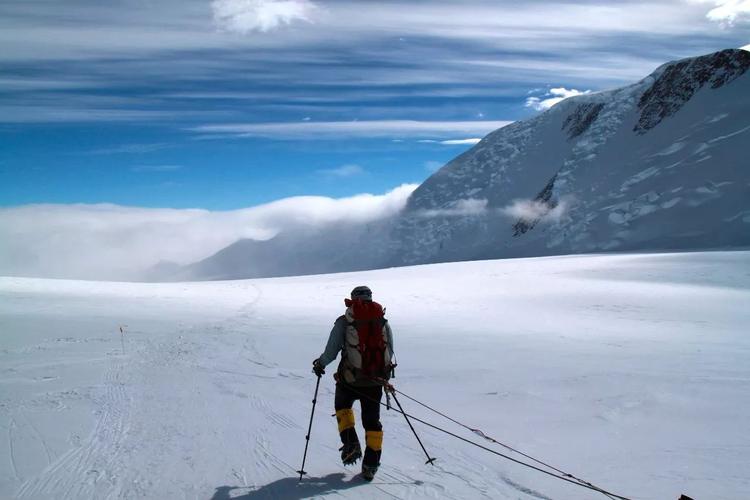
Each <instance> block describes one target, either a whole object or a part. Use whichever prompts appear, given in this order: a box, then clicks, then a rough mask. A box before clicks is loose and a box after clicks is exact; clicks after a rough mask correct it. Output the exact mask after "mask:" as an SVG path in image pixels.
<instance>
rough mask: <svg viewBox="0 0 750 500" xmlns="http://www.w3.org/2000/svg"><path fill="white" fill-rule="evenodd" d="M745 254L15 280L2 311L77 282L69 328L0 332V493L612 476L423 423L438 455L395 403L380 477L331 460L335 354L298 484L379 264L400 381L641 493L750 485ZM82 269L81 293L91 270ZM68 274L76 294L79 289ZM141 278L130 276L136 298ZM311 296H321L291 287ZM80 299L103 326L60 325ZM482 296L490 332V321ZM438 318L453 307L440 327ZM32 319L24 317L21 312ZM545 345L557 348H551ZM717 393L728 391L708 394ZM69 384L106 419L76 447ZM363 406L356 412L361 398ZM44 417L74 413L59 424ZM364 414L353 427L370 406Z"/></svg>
mask: <svg viewBox="0 0 750 500" xmlns="http://www.w3.org/2000/svg"><path fill="white" fill-rule="evenodd" d="M748 259H750V252H744V253H743V252H736V253H726V254H724V253H717V254H682V255H676V256H670V255H665V256H659V255H651V256H649V255H646V256H632V255H628V256H609V257H606V256H605V257H598V256H591V257H587V256H584V257H562V258H544V259H526V260H517V261H513V260H510V261H495V262H485V263H462V264H449V265H436V266H427V267H415V268H405V269H401V270H398V269H394V270H385V271H375V272H367V273H355V274H342V275H329V276H312V277H301V278H286V279H278V280H256V281H252V282H250V281H239V282H225V283H210V284H174V285H128V286H129V287H131V288H127V289H125V290H121V291H120V292H112V293H121V294H122V297H121V298H120V299H119V300H117V301H114V302H116V305H114V306H112V309H111V310H110V309H107V307H109V306H108V305H107V304H106V303H105V302H111V299H106V301H97V300H98V299H96V298H95V296H96V295H97V293H99V292H98V290H102V289H104V290H109V291H113V290H116V289H117V288H118V287H119V286H120V285H118V284H107V283H98V284H88V285H87V284H85V283H83V282H70V283H66V282H58V281H54V280H52V281H45V280H30V281H25V280H19V279H5V278H0V324H2V323H1V322H2V321H3V320H4V319H3V318H4V317H3V314H4V313H5V312H7V311H8V308H9V307H13V306H6V307H5V309H3V307H4V306H3V305H2V304H3V300H5V299H8V300H9V301H8V302H6V304H15V308H16V309H10V311H11V312H13V314H14V315H15V316H19V317H24V314H26V313H28V314H29V315H32V314H34V311H35V309H34V307H35V304H40V305H42V304H44V305H45V307H47V306H49V305H50V304H53V303H54V301H63V302H61V304H65V308H64V310H65V311H66V313H65V315H63V316H52V317H51V320H50V323H49V326H48V328H49V329H50V330H51V331H53V332H54V333H50V334H47V336H46V337H45V338H46V339H49V338H50V336H51V337H52V338H54V339H58V340H59V339H60V338H67V339H69V340H68V341H65V342H58V341H55V342H49V341H47V340H45V341H42V342H37V341H36V340H33V339H30V340H28V341H27V342H26V343H23V342H21V343H20V344H19V345H17V346H15V347H13V346H11V347H9V348H8V349H6V350H4V351H0V361H2V362H3V364H2V365H0V368H2V369H3V372H7V373H6V374H12V377H13V378H12V379H11V378H9V379H8V380H11V381H12V383H10V382H8V383H6V385H5V386H4V387H7V388H9V389H13V391H12V393H8V394H10V396H8V401H10V402H6V401H5V400H3V401H0V403H2V405H0V411H1V412H2V413H6V412H7V415H8V419H7V422H8V427H7V440H8V445H7V456H8V459H7V469H6V470H3V467H0V497H3V498H6V497H13V498H18V499H34V500H37V499H63V498H64V499H69V498H71V499H78V498H82V499H83V498H85V499H90V498H92V499H131V498H132V499H135V498H146V499H150V498H153V499H166V498H186V499H199V500H228V499H233V498H239V499H243V500H253V499H298V498H299V499H301V498H313V497H314V498H334V497H336V498H358V499H359V498H363V499H368V498H397V499H424V498H434V499H443V498H446V499H464V498H487V499H494V498H514V499H516V498H518V499H537V500H551V499H553V498H554V499H555V500H558V499H571V500H572V499H576V500H580V499H589V498H601V495H599V494H597V493H594V492H589V491H586V490H583V489H581V488H578V487H576V486H574V485H568V484H565V483H561V482H559V481H555V480H553V479H550V478H546V477H543V476H540V475H539V473H536V472H533V471H528V470H525V469H522V468H520V467H519V466H517V465H515V464H512V463H510V462H508V461H504V460H501V459H499V458H498V457H493V456H492V455H489V454H487V453H486V452H484V451H481V450H477V449H475V448H473V447H470V446H468V445H466V444H464V443H460V442H458V441H456V440H454V439H452V438H450V437H447V436H445V435H443V434H441V433H439V432H438V431H435V430H433V429H430V428H426V427H424V426H422V425H420V424H418V423H415V427H416V429H417V432H419V434H420V437H421V438H422V440H423V442H424V443H425V446H426V447H427V450H428V451H429V453H430V455H431V456H434V457H437V459H438V461H437V462H436V465H435V466H429V465H424V460H425V457H424V455H423V454H422V451H421V449H419V447H418V445H417V443H416V440H415V439H414V436H413V435H412V434H411V431H410V430H409V429H408V427H407V426H406V424H405V422H404V421H403V417H402V416H401V415H398V414H396V413H395V412H388V411H386V410H385V409H383V412H382V420H383V424H384V430H385V443H384V452H383V453H384V455H383V465H382V467H381V469H380V471H379V472H378V475H377V476H376V478H375V480H374V481H373V482H372V483H365V482H364V481H363V480H361V479H360V478H359V477H357V476H356V475H355V473H356V472H357V471H358V466H355V467H344V466H343V465H341V464H340V462H339V460H338V453H339V452H338V446H339V443H338V435H337V433H336V424H335V419H334V418H332V415H331V414H332V413H333V383H332V381H331V380H330V372H332V371H333V370H335V364H334V365H332V366H330V367H329V369H328V374H327V375H326V376H325V378H324V380H323V381H322V382H321V387H320V394H319V395H318V405H317V408H316V415H315V421H314V425H313V428H312V432H311V441H310V449H309V452H308V457H307V463H306V465H305V469H306V470H307V472H308V474H309V475H308V476H306V477H305V479H304V480H303V481H302V483H299V482H298V475H297V473H296V470H297V469H298V468H299V465H300V461H301V458H302V451H303V447H304V435H305V433H306V430H307V423H308V418H309V412H310V406H311V400H312V390H313V389H314V385H315V384H314V377H313V376H312V375H311V374H310V368H309V365H310V360H311V359H312V358H313V357H315V356H317V355H318V354H319V353H320V351H321V350H322V348H323V346H324V343H325V340H326V337H327V333H328V329H329V328H330V325H331V324H332V322H333V320H334V319H335V317H336V315H337V314H338V313H340V301H341V298H342V297H343V296H344V295H345V294H346V292H347V291H348V290H350V289H351V288H352V287H353V285H356V284H360V283H361V282H367V283H370V284H371V285H372V286H373V288H374V289H375V290H376V293H377V292H378V291H381V293H382V294H383V296H385V298H387V302H386V303H385V305H386V306H387V307H388V309H389V311H392V315H390V314H389V316H390V317H391V321H392V323H393V324H394V330H395V334H396V350H397V353H398V354H399V357H400V359H401V363H402V365H403V366H402V367H401V368H400V369H399V373H398V375H399V378H397V379H396V381H395V382H396V384H397V387H399V388H402V389H403V390H404V391H405V392H406V393H408V394H411V395H413V396H416V397H418V398H424V399H425V401H426V402H427V403H433V404H434V405H435V406H436V407H437V408H439V409H443V410H445V411H447V413H448V414H450V415H453V416H455V417H457V418H459V419H463V420H464V421H465V422H467V423H469V424H471V425H476V426H477V427H478V428H481V429H483V430H485V431H487V433H488V434H490V435H494V436H497V437H498V438H499V439H501V440H507V442H508V443H509V444H511V445H513V446H517V447H519V448H520V449H522V450H524V451H527V452H529V453H531V454H532V455H536V456H538V457H539V458H542V459H547V460H549V461H550V462H551V463H553V464H555V465H559V466H561V467H563V468H566V469H568V470H569V471H570V472H572V473H573V474H576V475H579V476H582V477H583V478H585V479H587V480H590V481H592V482H594V483H595V484H599V485H600V486H602V487H604V488H605V489H611V490H613V491H615V492H618V493H623V494H626V495H627V494H630V495H633V497H634V498H639V499H640V498H643V499H645V498H657V497H664V498H671V497H672V496H673V497H674V498H677V496H679V493H681V492H683V491H684V492H685V493H687V494H692V495H694V496H695V497H697V498H704V497H706V493H707V492H711V493H712V495H711V498H719V499H730V498H739V496H738V495H739V494H740V492H742V491H746V489H747V487H748V486H750V484H748V483H749V481H748V479H747V477H746V475H743V474H742V472H740V471H741V470H742V465H740V464H743V463H746V462H747V459H748V456H749V455H750V451H749V450H750V442H748V441H747V438H746V437H745V436H744V435H743V434H737V435H736V436H735V435H733V434H732V429H736V430H738V431H739V430H740V429H743V428H744V424H745V423H747V422H748V418H747V417H746V416H742V415H745V414H746V411H745V410H747V409H748V408H750V401H748V398H747V395H746V393H743V392H742V390H741V387H743V386H745V385H746V384H747V383H748V381H750V371H748V369H747V368H744V366H747V357H748V353H750V346H748V344H747V342H744V341H741V339H742V338H744V337H743V336H741V335H740V332H741V331H742V329H743V328H744V326H739V325H745V324H746V321H747V319H748V314H747V313H746V312H745V313H742V312H741V311H740V309H739V308H738V307H739V306H737V305H736V304H740V303H742V302H743V300H744V301H745V303H746V301H747V299H748V298H750V295H749V292H748V289H749V288H750V276H748V274H747V264H748ZM733 266H734V267H733ZM684 269H690V274H689V276H687V275H685V273H684ZM571 280H573V281H571ZM87 286H88V287H90V288H91V291H90V293H91V295H90V297H89V296H87V295H86V294H85V293H82V291H81V289H82V288H84V289H85V288H86V287H87ZM71 287H72V288H71ZM151 287H161V288H160V290H161V295H159V297H163V298H164V299H166V300H164V301H160V300H158V299H154V298H153V294H151V293H150V292H149V290H151ZM169 287H173V288H172V289H171V290H172V291H171V292H169V290H170V288H169ZM69 289H70V290H74V292H70V293H71V295H75V296H76V297H78V298H77V299H76V300H77V301H78V302H75V303H70V302H68V303H66V302H64V301H65V297H66V296H67V295H66V293H69V292H66V290H69ZM110 289H111V290H110ZM133 290H137V291H138V292H137V293H136V295H137V298H135V299H127V297H129V296H130V294H132V293H133ZM409 290H411V291H409ZM558 291H561V293H559V294H558V293H557V292H558ZM562 292H564V293H562ZM170 293H172V295H173V296H170ZM550 293H551V294H552V295H551V296H548V294H550ZM300 294H301V295H302V296H308V297H311V298H312V299H311V300H309V301H304V300H303V301H299V300H296V299H294V300H291V302H290V299H289V298H290V297H297V298H298V297H299V296H300ZM174 297H181V300H174ZM129 300H130V301H129ZM181 301H184V302H185V303H184V304H183V305H180V303H181ZM175 304H178V305H175ZM686 307H687V308H686ZM26 308H30V309H26ZM175 308H176V309H175ZM295 308H296V309H295ZM420 308H422V309H420ZM425 314H427V316H425ZM86 315H92V316H93V317H94V318H95V319H93V320H92V323H91V324H88V326H87V327H86V328H88V330H86V331H81V332H78V331H77V330H79V329H80V328H81V327H80V326H78V325H77V324H75V325H74V326H73V327H71V331H72V333H70V334H68V333H66V334H65V335H61V334H58V332H57V330H58V329H59V328H65V323H66V321H73V319H72V318H77V317H79V316H86ZM477 315H480V317H483V321H482V325H483V327H484V330H485V331H484V333H483V336H482V335H480V336H477V333H476V331H475V327H476V317H477ZM412 316H414V317H412ZM9 317H10V316H9ZM29 317H31V316H29ZM425 317H433V318H439V320H438V323H436V324H434V325H426V326H425V325H424V324H422V322H423V321H424V318H425ZM123 323H125V324H130V325H135V326H131V327H129V329H128V333H127V334H126V335H125V339H124V342H125V343H126V346H125V347H126V349H124V350H123V349H122V347H121V342H122V341H123V338H122V337H120V336H119V333H118V334H117V335H112V336H107V335H105V334H103V333H102V332H103V331H105V330H107V329H109V330H113V329H114V327H113V325H118V324H123ZM45 324H46V323H45ZM467 325H468V326H467ZM471 325H473V326H471ZM18 328H19V330H18V331H19V332H22V331H24V327H23V322H21V323H18ZM74 330H75V331H74ZM456 332H459V333H458V334H456ZM548 332H552V334H551V335H550V334H549V333H548ZM613 332H614V333H613ZM618 332H623V334H622V335H621V334H620V333H618ZM76 335H78V337H76ZM599 335H601V336H602V338H599ZM466 336H469V337H468V338H470V339H471V340H466ZM94 339H101V340H96V341H93V340H94ZM552 344H554V345H556V346H558V347H555V348H553V350H551V351H550V348H549V347H548V346H549V345H552ZM56 349H57V350H56ZM71 349H72V351H71ZM76 349H78V350H76ZM556 349H561V350H556ZM695 349H697V351H695ZM420 351H421V352H420ZM63 354H64V355H63ZM73 354H75V355H73ZM496 355H497V356H500V358H499V359H500V360H501V361H499V362H497V365H498V366H493V363H495V362H493V363H488V359H493V356H496ZM601 356H608V358H607V359H605V360H604V362H602V361H601V360H600V359H599V358H600V357H601ZM86 359H89V360H103V361H98V362H97V363H99V364H100V365H101V367H102V368H101V372H100V378H99V380H98V382H99V383H96V382H97V381H96V380H88V375H86V376H85V377H81V380H78V381H77V382H76V381H75V380H74V379H75V377H76V376H77V374H80V373H82V372H81V370H82V369H83V367H85V366H86V363H85V362H84V361H85V360H86ZM715 359H720V360H721V363H719V364H714V360H715ZM6 360H7V363H8V364H7V365H6V364H5V363H6ZM11 361H12V362H13V364H11ZM89 364H90V363H89ZM95 366H99V365H95ZM441 366H449V367H450V368H448V369H447V370H446V369H444V368H441ZM6 368H7V369H6ZM54 370H59V373H56V372H55V371H54ZM402 370H403V374H402V373H401V371H402ZM679 370H684V371H679ZM83 373H84V374H86V373H88V372H83ZM71 377H73V379H71ZM402 377H403V378H402ZM69 379H71V380H72V381H68V380H69ZM44 380H47V382H44V384H61V385H60V386H59V387H57V386H56V387H55V391H54V392H49V391H51V390H52V389H44V388H42V389H39V386H35V385H30V384H32V381H33V382H34V383H37V384H38V383H39V381H44ZM402 384H403V385H402ZM45 390H46V391H48V392H44V391H45ZM58 390H59V393H58V392H57V391H58ZM40 391H41V392H40ZM56 394H59V396H56ZM742 394H745V396H743V395H742ZM63 396H65V398H67V399H65V398H63ZM61 398H62V399H61ZM711 398H713V399H711ZM720 401H733V403H732V405H726V406H713V407H712V406H711V404H714V405H716V403H717V402H720ZM402 403H405V408H406V410H407V411H409V412H411V413H414V414H415V415H416V416H419V417H420V418H424V419H426V420H427V421H430V422H433V423H435V424H438V425H441V426H445V427H446V428H448V429H449V430H451V431H455V432H456V433H458V434H459V435H465V437H467V438H468V439H472V440H475V441H477V442H480V443H481V444H483V445H484V444H486V443H485V442H484V441H482V440H481V438H480V439H477V436H476V435H474V434H472V433H466V432H464V431H463V430H462V429H456V428H455V426H453V427H452V426H451V425H452V424H450V423H448V422H446V421H444V420H442V419H440V418H439V417H437V416H435V415H433V414H430V413H429V412H426V411H425V410H424V409H421V408H419V407H417V406H416V405H414V404H409V403H408V402H407V401H402ZM719 404H720V403H719ZM76 405H79V406H80V405H91V408H92V409H93V417H94V419H93V420H92V424H91V425H92V427H91V428H90V432H89V433H88V437H86V438H84V439H81V440H80V441H78V440H76V439H69V440H68V445H67V447H63V446H62V445H61V444H60V443H61V440H60V437H61V436H65V435H67V434H70V433H72V430H71V429H72V427H70V425H72V424H70V423H66V419H65V418H63V417H65V415H67V414H68V412H70V411H73V410H74V409H75V408H76ZM81 407H82V408H86V407H87V406H81ZM32 411H33V413H32ZM355 411H356V413H357V418H359V408H358V405H357V406H355ZM45 415H51V416H53V417H55V420H53V421H56V422H57V421H59V424H57V425H58V426H59V428H58V427H57V426H54V425H53V426H50V425H49V424H48V423H47V424H45V422H49V421H50V420H48V419H45ZM688 416H689V417H690V418H688ZM58 417H59V419H58ZM675 418H676V421H674V419H675ZM681 419H684V420H681ZM696 419H698V420H696ZM701 419H702V420H701ZM662 421H664V422H663V423H662ZM696 422H697V423H696ZM664 425H667V427H668V429H667V428H665V427H664ZM714 426H720V428H721V429H723V431H722V432H723V433H718V434H716V433H712V438H711V439H710V440H708V441H707V440H706V439H705V438H704V437H702V436H704V434H705V433H706V432H708V429H712V428H714ZM683 428H684V429H685V431H684V432H682V431H681V429H683ZM717 428H718V427H717ZM21 431H23V435H21ZM358 432H359V434H360V439H362V438H363V437H364V435H363V434H364V433H363V431H362V429H361V424H360V423H359V422H358ZM84 435H85V434H84ZM641 435H643V437H641ZM664 435H667V437H665V436H664ZM671 435H673V436H672V438H671V440H670V437H669V436H671ZM19 439H23V440H22V441H19ZM31 442H33V443H36V444H34V447H35V448H38V451H37V452H34V451H33V450H32V449H31V448H29V446H28V444H29V443H31ZM19 443H24V445H25V446H23V447H22V448H21V447H19ZM729 443H733V444H732V446H729ZM499 451H501V452H503V453H508V452H507V450H504V449H499ZM517 458H520V457H517ZM709 458H710V459H709ZM652 469H653V470H656V471H657V472H650V470H652ZM719 484H721V485H722V486H719V487H718V488H717V485H719ZM683 488H684V490H683ZM621 490H624V491H621Z"/></svg>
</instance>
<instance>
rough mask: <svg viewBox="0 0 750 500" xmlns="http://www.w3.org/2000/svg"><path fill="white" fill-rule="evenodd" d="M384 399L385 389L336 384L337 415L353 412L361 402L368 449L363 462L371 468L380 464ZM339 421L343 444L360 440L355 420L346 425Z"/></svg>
mask: <svg viewBox="0 0 750 500" xmlns="http://www.w3.org/2000/svg"><path fill="white" fill-rule="evenodd" d="M382 397H383V387H381V386H379V385H378V386H374V387H353V386H350V385H348V384H344V383H341V382H339V383H337V384H336V398H335V403H334V404H335V406H336V415H337V417H338V416H339V415H341V412H342V410H344V411H345V410H351V408H352V406H353V405H354V402H355V401H356V400H359V403H360V406H361V407H362V426H363V427H364V428H365V434H366V445H367V446H366V448H365V456H364V459H363V460H362V462H363V463H364V464H365V465H368V466H371V467H377V466H378V465H379V464H380V455H381V447H382V442H383V426H382V425H381V424H380V400H381V398H382ZM341 427H342V423H341V419H339V430H340V434H341V442H342V443H344V444H347V443H351V442H354V441H355V440H357V441H358V440H359V438H358V437H357V431H356V430H355V429H354V422H353V418H352V420H351V421H349V422H348V423H346V424H344V425H343V427H345V428H343V429H342V428H341Z"/></svg>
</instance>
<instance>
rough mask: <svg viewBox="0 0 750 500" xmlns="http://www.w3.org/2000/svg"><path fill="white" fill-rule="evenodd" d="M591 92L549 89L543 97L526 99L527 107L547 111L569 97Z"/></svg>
mask: <svg viewBox="0 0 750 500" xmlns="http://www.w3.org/2000/svg"><path fill="white" fill-rule="evenodd" d="M590 92H591V91H590V90H584V91H580V90H577V89H566V88H565V87H558V88H552V89H549V91H547V92H546V93H545V94H543V95H542V96H541V97H537V96H532V97H527V98H526V107H527V108H533V109H535V110H537V111H545V110H548V109H549V108H551V107H552V106H554V105H555V104H557V103H558V102H560V101H562V100H563V99H567V98H568V97H574V96H577V95H583V94H588V93H590Z"/></svg>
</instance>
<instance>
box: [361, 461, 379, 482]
mask: <svg viewBox="0 0 750 500" xmlns="http://www.w3.org/2000/svg"><path fill="white" fill-rule="evenodd" d="M377 471H378V466H377V465H365V464H364V463H363V464H362V478H364V480H365V481H372V478H374V477H375V473H376V472H377Z"/></svg>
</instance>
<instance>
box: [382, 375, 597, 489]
mask: <svg viewBox="0 0 750 500" xmlns="http://www.w3.org/2000/svg"><path fill="white" fill-rule="evenodd" d="M393 391H394V392H397V393H398V394H401V395H402V396H403V397H405V398H406V399H408V400H410V401H413V402H414V403H417V404H418V405H420V406H422V407H424V408H427V409H428V410H430V411H431V412H433V413H437V414H438V415H440V416H441V417H443V418H445V419H448V420H450V421H451V422H453V423H454V424H456V425H459V426H461V427H463V428H464V429H467V430H469V431H471V432H473V433H474V434H476V435H477V436H479V437H481V438H484V439H485V440H487V441H489V442H491V443H494V444H497V445H500V446H502V447H503V448H505V449H507V450H510V451H512V452H513V453H517V454H519V455H521V456H522V457H525V458H528V459H529V460H531V461H533V462H536V463H538V464H539V465H542V466H544V467H547V468H549V469H551V470H553V471H555V472H557V473H559V474H561V475H562V476H564V477H567V478H570V479H573V480H575V481H578V482H579V483H581V484H585V485H588V486H592V487H594V488H596V486H595V485H593V484H591V483H590V482H588V481H586V480H584V479H581V478H579V477H576V476H574V475H573V474H570V473H568V472H565V471H563V470H560V469H558V468H557V467H555V466H553V465H550V464H548V463H546V462H543V461H541V460H539V459H536V458H534V457H532V456H531V455H527V454H526V453H524V452H522V451H520V450H517V449H515V448H513V447H512V446H509V445H507V444H505V443H502V442H500V441H498V440H496V439H494V438H493V437H491V436H488V435H487V434H485V433H484V432H483V431H482V430H481V429H475V428H473V427H470V426H468V425H466V424H464V423H463V422H460V421H458V420H456V419H455V418H452V417H449V416H448V415H446V414H445V413H443V412H441V411H438V410H436V409H435V408H433V407H431V406H430V405H427V404H425V403H423V402H421V401H419V400H417V399H415V398H413V397H411V396H409V395H408V394H404V393H403V392H401V391H399V390H398V389H396V388H393ZM610 498H612V497H610Z"/></svg>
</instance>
